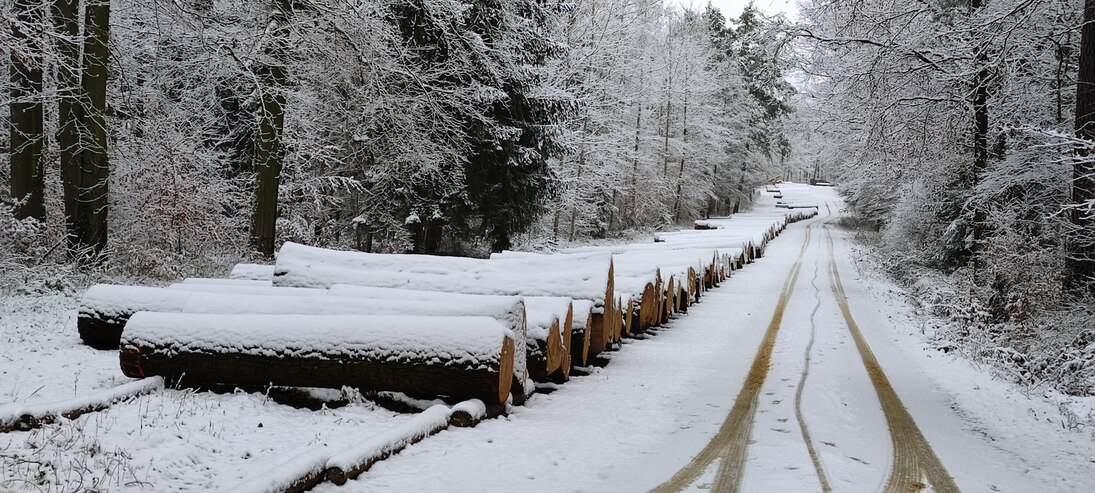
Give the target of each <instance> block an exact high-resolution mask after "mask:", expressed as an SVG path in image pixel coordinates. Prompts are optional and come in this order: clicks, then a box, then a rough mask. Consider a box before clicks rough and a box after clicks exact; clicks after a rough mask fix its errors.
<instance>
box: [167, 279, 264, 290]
mask: <svg viewBox="0 0 1095 493" xmlns="http://www.w3.org/2000/svg"><path fill="white" fill-rule="evenodd" d="M178 284H187V285H190V284H215V285H218V286H227V287H234V286H246V287H259V288H270V287H273V286H274V282H273V281H271V280H270V279H258V280H257V279H223V278H220V277H188V278H186V279H183V280H182V281H180V282H179V283H178Z"/></svg>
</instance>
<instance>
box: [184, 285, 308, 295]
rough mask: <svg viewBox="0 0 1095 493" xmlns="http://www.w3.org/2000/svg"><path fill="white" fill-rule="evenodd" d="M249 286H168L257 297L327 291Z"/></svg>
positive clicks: (198, 291) (194, 290)
mask: <svg viewBox="0 0 1095 493" xmlns="http://www.w3.org/2000/svg"><path fill="white" fill-rule="evenodd" d="M245 282H246V283H247V284H231V283H205V282H203V283H191V282H185V281H184V282H177V283H175V284H171V285H169V286H167V289H173V290H176V291H190V292H193V293H230V294H250V295H256V296H260V295H261V296H326V295H327V290H326V289H313V288H282V287H274V286H273V284H270V283H266V282H265V281H245Z"/></svg>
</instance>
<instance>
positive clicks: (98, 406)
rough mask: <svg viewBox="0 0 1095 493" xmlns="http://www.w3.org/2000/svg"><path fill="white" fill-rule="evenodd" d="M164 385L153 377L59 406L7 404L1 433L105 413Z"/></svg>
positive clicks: (2, 408) (0, 417) (1, 415)
mask: <svg viewBox="0 0 1095 493" xmlns="http://www.w3.org/2000/svg"><path fill="white" fill-rule="evenodd" d="M163 383H164V381H163V379H162V378H159V377H152V378H145V379H142V380H138V381H136V382H129V383H126V384H122V385H119V386H117V387H112V388H109V389H106V390H100V391H98V392H94V393H92V394H88V395H85V396H80V397H73V398H71V399H65V400H63V401H58V402H48V403H41V404H16V403H13V404H5V405H3V406H0V433H4V432H8V431H13V430H29V429H32V428H37V427H39V426H41V425H43V424H48V423H52V422H53V421H55V420H56V419H57V418H58V417H63V418H66V419H76V418H77V417H79V416H81V415H83V414H87V413H90V412H95V411H101V410H103V409H106V408H108V407H110V406H112V405H113V404H114V403H116V402H119V401H123V400H126V399H131V398H133V397H136V396H139V395H144V394H149V393H152V392H155V391H157V390H159V389H162V388H163Z"/></svg>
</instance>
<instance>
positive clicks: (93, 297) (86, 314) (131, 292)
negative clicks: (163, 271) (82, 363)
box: [76, 284, 191, 349]
mask: <svg viewBox="0 0 1095 493" xmlns="http://www.w3.org/2000/svg"><path fill="white" fill-rule="evenodd" d="M190 295H191V293H189V292H185V291H171V290H165V289H155V288H138V287H132V286H113V285H108V284H96V285H94V286H92V287H90V288H88V289H87V291H85V292H84V295H83V296H81V297H80V308H79V309H78V310H77V318H76V329H77V330H78V331H79V333H80V339H82V340H83V341H84V344H87V345H88V346H91V347H93V348H96V349H118V339H119V338H120V337H121V334H122V328H123V327H124V326H125V324H126V321H128V320H129V317H130V316H132V315H133V314H134V313H137V312H139V311H142V310H147V311H163V312H177V311H181V310H182V308H183V307H184V306H186V301H187V300H189V299H190Z"/></svg>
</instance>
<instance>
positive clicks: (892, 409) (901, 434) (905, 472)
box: [822, 206, 961, 493]
mask: <svg viewBox="0 0 1095 493" xmlns="http://www.w3.org/2000/svg"><path fill="white" fill-rule="evenodd" d="M826 207H828V206H826ZM822 227H823V228H824V229H825V236H826V238H827V240H828V244H829V280H830V284H831V286H832V291H833V297H834V298H835V299H836V302H837V305H839V306H840V312H841V314H843V316H844V322H845V324H846V325H847V327H848V331H849V332H850V333H851V335H852V339H853V340H854V341H855V346H856V349H857V350H858V351H859V356H860V358H861V359H862V360H863V366H864V368H865V369H866V370H867V375H868V376H869V377H870V379H871V384H872V385H873V386H874V388H875V393H877V394H878V400H879V402H880V403H881V404H882V411H883V413H884V414H885V416H886V424H887V426H888V427H889V429H890V439H891V441H892V443H893V460H892V466H891V469H890V474H889V477H888V478H887V479H886V487H885V489H884V491H886V492H887V493H907V492H915V491H921V490H924V489H927V487H928V485H930V486H931V488H932V489H933V490H934V491H936V492H937V493H959V492H960V491H961V490H960V489H959V488H958V485H957V484H956V483H955V482H954V478H953V477H952V476H951V475H950V473H949V472H947V468H946V467H944V466H943V462H942V461H940V460H939V456H938V455H936V454H935V451H934V450H932V448H931V444H929V443H928V440H927V439H926V438H924V434H923V433H922V432H921V431H920V428H919V427H917V425H916V421H915V420H913V418H912V415H910V414H909V411H908V410H907V409H905V405H904V404H903V403H902V402H901V398H900V397H898V395H897V392H896V391H894V389H893V386H892V385H890V381H889V379H888V378H886V374H885V372H883V371H882V366H881V365H880V364H879V363H878V359H877V358H876V357H875V355H874V352H873V351H871V347H870V345H868V344H867V340H866V339H865V338H864V337H863V332H862V331H861V330H860V329H859V325H857V324H856V322H855V319H854V318H852V312H851V309H850V308H849V306H848V298H847V296H846V295H845V292H844V286H843V284H841V282H840V272H839V271H838V270H837V266H836V256H835V255H834V251H835V248H834V246H833V235H832V233H831V231H830V230H829V227H828V226H827V225H822ZM925 479H926V480H927V483H928V484H924V482H923V481H924V480H925Z"/></svg>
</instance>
